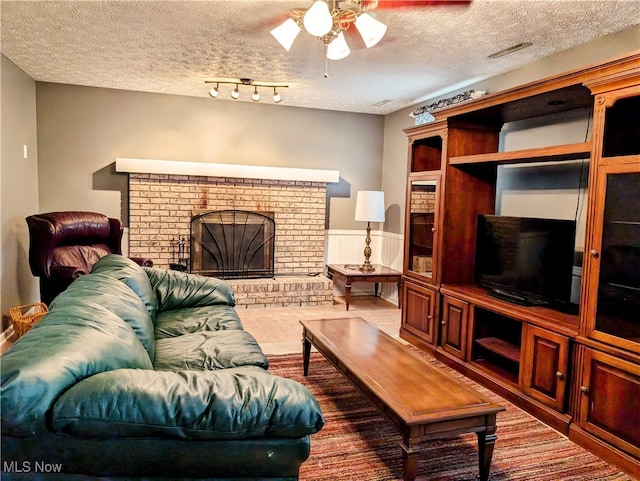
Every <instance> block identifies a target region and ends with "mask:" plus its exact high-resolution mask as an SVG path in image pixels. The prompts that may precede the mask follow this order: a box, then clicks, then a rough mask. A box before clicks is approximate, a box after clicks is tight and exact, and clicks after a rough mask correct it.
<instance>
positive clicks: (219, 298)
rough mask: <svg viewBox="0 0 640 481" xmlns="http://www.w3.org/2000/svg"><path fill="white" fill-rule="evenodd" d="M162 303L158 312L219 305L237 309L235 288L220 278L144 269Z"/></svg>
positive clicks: (159, 304) (159, 302)
mask: <svg viewBox="0 0 640 481" xmlns="http://www.w3.org/2000/svg"><path fill="white" fill-rule="evenodd" d="M144 270H145V272H146V273H147V276H149V280H150V282H151V285H152V287H153V290H154V292H155V295H156V299H157V301H158V311H160V312H162V311H167V310H170V309H182V308H187V307H205V306H214V305H218V304H222V305H226V306H232V307H233V306H235V305H236V299H235V296H234V295H233V289H231V286H230V285H229V284H228V283H227V282H225V281H223V280H222V279H218V278H216V277H205V276H200V275H196V274H189V273H187V272H179V271H171V270H166V269H153V268H148V267H145V268H144Z"/></svg>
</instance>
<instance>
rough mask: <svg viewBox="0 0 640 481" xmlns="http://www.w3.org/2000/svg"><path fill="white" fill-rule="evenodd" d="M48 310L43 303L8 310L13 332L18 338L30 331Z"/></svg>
mask: <svg viewBox="0 0 640 481" xmlns="http://www.w3.org/2000/svg"><path fill="white" fill-rule="evenodd" d="M48 310H49V309H47V305H46V304H45V303H44V302H39V303H37V304H26V305H24V306H17V307H12V308H11V309H9V315H10V316H11V320H12V321H13V330H14V331H15V333H16V334H17V335H18V337H20V336H22V335H23V334H24V333H25V332H27V331H28V330H29V329H31V328H32V327H33V326H34V325H35V324H36V323H37V322H38V321H39V320H40V319H41V318H42V316H44V315H45V314H46V313H47V311H48Z"/></svg>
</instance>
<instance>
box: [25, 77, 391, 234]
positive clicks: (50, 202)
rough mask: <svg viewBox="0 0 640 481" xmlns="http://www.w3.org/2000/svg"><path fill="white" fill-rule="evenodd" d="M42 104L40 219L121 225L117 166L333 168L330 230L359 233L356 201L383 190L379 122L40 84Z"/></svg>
mask: <svg viewBox="0 0 640 481" xmlns="http://www.w3.org/2000/svg"><path fill="white" fill-rule="evenodd" d="M37 98H38V102H37V118H38V154H39V176H40V178H41V179H47V180H46V182H41V184H40V210H41V211H53V210H73V209H86V210H94V211H97V212H102V213H105V214H107V215H110V216H113V217H118V218H120V217H121V215H120V214H121V194H120V191H119V190H106V189H122V190H126V175H125V174H116V173H115V172H112V170H113V166H112V164H113V162H114V161H115V159H116V157H133V158H143V159H167V160H182V161H194V162H216V163H229V164H245V165H269V166H280V167H299V168H313V169H337V170H339V171H340V178H341V181H340V185H339V186H338V185H336V186H334V187H336V188H334V190H333V191H334V192H335V191H338V195H346V198H343V197H333V198H332V199H331V203H330V206H329V207H330V214H329V215H330V225H329V227H331V228H333V229H345V228H353V227H354V221H353V212H354V209H355V193H356V192H357V191H358V190H375V189H378V188H379V187H380V176H381V171H382V145H383V129H384V118H383V117H382V116H377V115H365V114H353V113H345V112H333V111H328V110H313V109H301V108H292V107H287V106H282V105H277V106H275V105H270V104H267V103H265V104H248V103H243V102H234V101H232V100H223V99H215V100H213V99H208V98H195V97H183V96H176V95H164V94H153V93H143V92H131V91H123V90H111V89H100V88H90V87H79V86H72V85H61V84H51V83H41V82H38V84H37ZM329 190H330V191H331V188H330V189H329ZM340 191H342V192H340ZM123 200H124V201H125V202H126V199H123ZM126 220H127V219H123V221H125V223H126Z"/></svg>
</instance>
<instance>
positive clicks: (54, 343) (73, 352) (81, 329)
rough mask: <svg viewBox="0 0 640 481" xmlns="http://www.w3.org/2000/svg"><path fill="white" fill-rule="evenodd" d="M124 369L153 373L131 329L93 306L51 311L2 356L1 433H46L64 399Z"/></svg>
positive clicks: (53, 309)
mask: <svg viewBox="0 0 640 481" xmlns="http://www.w3.org/2000/svg"><path fill="white" fill-rule="evenodd" d="M119 368H137V369H152V368H153V366H152V364H151V360H150V359H149V355H148V354H147V351H146V350H145V349H144V347H143V346H142V344H141V343H140V341H139V340H138V337H137V336H136V334H135V333H134V332H133V329H132V328H131V326H129V325H128V324H127V323H126V322H124V321H123V320H122V319H120V318H119V317H118V316H116V315H115V314H114V313H112V312H111V311H109V310H108V309H107V308H106V307H104V306H102V305H100V304H98V303H95V302H89V301H88V300H84V301H83V302H82V303H81V304H80V303H79V304H77V305H75V306H66V305H65V306H64V307H56V308H52V309H51V310H50V311H49V312H48V313H47V314H46V315H45V316H44V317H43V318H42V319H41V320H40V322H38V323H37V324H36V325H35V326H34V327H32V328H31V329H30V330H29V331H28V332H27V333H26V334H25V335H24V336H22V337H21V338H20V339H19V340H18V342H16V343H15V344H14V345H13V346H12V347H11V348H10V349H9V350H8V351H7V352H6V353H5V354H4V355H3V356H2V374H1V379H2V392H1V395H0V399H1V409H0V411H1V412H2V433H3V434H10V435H17V436H26V435H32V434H36V433H39V432H45V431H47V418H46V416H47V415H48V413H49V412H50V410H51V408H52V406H53V403H54V401H55V400H56V399H57V398H58V397H59V396H60V394H61V393H63V392H64V391H66V390H67V389H69V387H71V386H72V385H74V384H75V383H77V382H78V381H80V380H82V379H84V378H86V377H90V376H92V375H94V374H96V373H99V372H103V371H109V370H113V369H119Z"/></svg>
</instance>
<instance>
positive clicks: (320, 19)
mask: <svg viewBox="0 0 640 481" xmlns="http://www.w3.org/2000/svg"><path fill="white" fill-rule="evenodd" d="M471 2H472V0H423V1H420V0H415V1H409V0H315V1H313V3H312V4H311V6H310V7H308V8H295V9H292V10H290V11H289V12H288V14H287V16H288V18H287V20H286V21H284V22H283V23H282V24H280V25H279V26H278V27H276V28H274V29H273V30H271V35H273V37H274V38H275V39H276V40H277V41H278V43H279V44H280V45H282V47H283V48H284V49H285V50H287V52H288V51H289V50H290V49H291V46H292V45H293V42H294V41H295V39H296V37H297V36H298V34H299V33H300V32H301V31H302V29H303V28H304V30H306V31H307V32H308V33H309V34H311V35H313V36H314V37H316V38H318V39H319V40H321V41H322V42H323V43H324V44H325V46H326V58H327V59H328V60H340V59H343V58H345V57H347V56H348V55H349V53H350V52H351V50H350V48H349V45H348V44H347V41H346V39H345V32H347V31H348V30H349V29H350V27H351V26H352V25H355V27H356V30H357V31H358V33H359V34H360V36H361V37H362V40H363V41H364V44H365V46H366V47H367V48H371V47H373V46H374V45H376V44H377V43H378V42H379V41H380V40H381V39H382V37H384V34H385V33H386V31H387V26H386V25H385V24H384V23H382V22H380V21H379V20H377V19H375V18H374V17H373V16H372V15H370V14H369V12H371V11H373V10H382V9H396V8H416V7H438V6H449V5H469V4H470V3H471ZM326 76H328V75H327V74H326V72H325V77H326Z"/></svg>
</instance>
